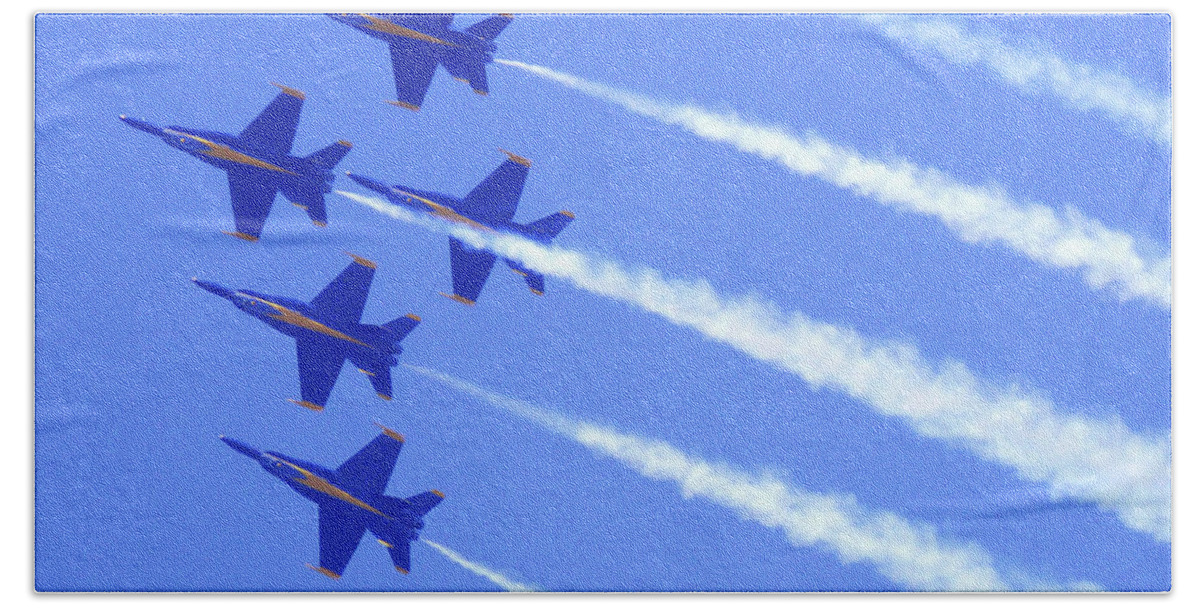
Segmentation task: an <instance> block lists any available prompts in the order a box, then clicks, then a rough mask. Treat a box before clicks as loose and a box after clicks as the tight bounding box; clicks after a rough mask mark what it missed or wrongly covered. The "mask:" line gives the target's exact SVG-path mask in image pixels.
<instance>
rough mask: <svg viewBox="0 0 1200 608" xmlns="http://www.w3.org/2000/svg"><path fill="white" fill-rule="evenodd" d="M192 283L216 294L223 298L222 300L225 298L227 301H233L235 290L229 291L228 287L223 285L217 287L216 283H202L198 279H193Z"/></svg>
mask: <svg viewBox="0 0 1200 608" xmlns="http://www.w3.org/2000/svg"><path fill="white" fill-rule="evenodd" d="M192 282H193V283H195V284H196V285H197V286H199V287H200V288H202V289H204V290H205V291H209V292H212V293H215V294H217V295H219V296H221V297H222V298H225V299H226V300H230V299H233V290H232V289H229V288H228V287H224V286H222V285H217V284H216V283H210V282H208V281H201V280H200V279H197V278H196V277H192Z"/></svg>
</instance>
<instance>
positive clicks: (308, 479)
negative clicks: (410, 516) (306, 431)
mask: <svg viewBox="0 0 1200 608" xmlns="http://www.w3.org/2000/svg"><path fill="white" fill-rule="evenodd" d="M276 460H278V461H279V462H282V463H283V464H286V465H287V466H289V467H292V468H293V469H295V470H297V471H299V472H300V474H301V475H304V479H301V480H300V481H299V483H300V485H303V486H307V487H310V488H312V489H314V490H316V491H318V492H320V493H322V494H325V495H327V496H332V497H334V498H336V499H338V500H341V501H345V502H348V503H350V504H352V505H354V506H356V507H358V508H360V509H366V510H368V511H370V512H372V513H374V514H376V515H381V516H383V517H387V518H388V519H391V518H390V517H388V516H387V514H385V513H384V512H382V511H380V510H379V509H376V508H375V507H372V506H371V505H369V504H367V503H365V502H363V501H361V500H359V499H357V498H355V497H354V495H353V494H351V493H349V492H347V491H345V490H343V489H341V488H339V487H337V486H335V485H333V484H332V483H329V480H328V479H325V478H324V477H321V476H320V475H317V474H316V473H313V472H312V471H309V470H308V469H305V468H304V467H300V466H296V465H294V464H292V463H290V462H288V461H286V460H284V459H282V458H276Z"/></svg>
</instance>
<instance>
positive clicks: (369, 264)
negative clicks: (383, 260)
mask: <svg viewBox="0 0 1200 608" xmlns="http://www.w3.org/2000/svg"><path fill="white" fill-rule="evenodd" d="M342 253H344V254H346V255H348V256H350V257H352V258H354V263H355V264H359V265H362V266H366V267H367V268H370V269H372V270H374V269H375V268H376V266H377V264H375V262H372V261H371V260H368V259H367V258H364V257H361V256H357V255H355V254H353V253H350V252H349V251H343V252H342Z"/></svg>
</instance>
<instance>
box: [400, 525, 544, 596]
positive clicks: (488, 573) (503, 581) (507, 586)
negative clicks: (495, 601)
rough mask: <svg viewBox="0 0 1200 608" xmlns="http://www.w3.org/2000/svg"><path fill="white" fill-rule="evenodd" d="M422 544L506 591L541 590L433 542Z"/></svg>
mask: <svg viewBox="0 0 1200 608" xmlns="http://www.w3.org/2000/svg"><path fill="white" fill-rule="evenodd" d="M421 542H423V543H425V544H427V545H429V546H430V547H433V548H434V549H437V550H438V551H439V552H440V553H441V554H442V555H445V556H446V557H447V558H449V559H450V561H452V562H454V563H456V564H458V565H460V566H462V567H463V568H466V569H467V570H468V571H470V572H472V573H474V574H478V575H479V576H482V577H483V578H486V579H488V580H489V581H492V582H493V583H496V584H497V585H499V586H500V588H501V589H504V590H505V591H513V592H517V593H522V592H523V593H529V592H532V591H539V589H538V588H537V587H531V586H529V585H523V584H521V583H518V582H515V581H510V580H508V578H506V577H505V576H504V575H503V574H500V573H499V572H496V571H495V570H492V569H490V568H488V567H486V566H481V565H479V564H477V563H475V562H473V561H471V560H469V559H467V558H465V557H463V556H462V555H459V554H458V552H456V551H454V550H453V549H451V548H450V547H446V546H443V545H439V544H437V543H435V542H433V541H431V540H428V539H424V538H422V539H421Z"/></svg>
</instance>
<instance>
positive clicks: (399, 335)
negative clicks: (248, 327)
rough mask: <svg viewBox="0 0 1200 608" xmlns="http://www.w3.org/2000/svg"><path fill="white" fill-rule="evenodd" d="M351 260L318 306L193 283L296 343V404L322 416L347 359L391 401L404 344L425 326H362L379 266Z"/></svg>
mask: <svg viewBox="0 0 1200 608" xmlns="http://www.w3.org/2000/svg"><path fill="white" fill-rule="evenodd" d="M348 255H349V256H350V257H352V258H354V261H353V262H351V263H350V265H349V266H348V267H346V269H345V270H343V271H342V273H341V274H339V275H338V276H337V278H335V279H334V280H333V282H331V283H330V284H329V285H328V286H326V287H325V289H323V290H322V291H321V293H319V294H317V297H315V298H313V300H312V302H301V301H300V300H296V299H293V298H287V297H281V296H272V295H267V294H263V293H259V292H256V291H250V290H248V289H246V290H233V289H229V288H227V287H223V286H221V285H217V284H216V283H209V282H208V281H201V280H199V279H196V278H193V279H192V281H194V282H195V283H196V285H199V286H200V287H202V288H204V289H206V290H208V291H210V292H212V293H215V294H217V295H219V296H221V297H222V298H225V299H227V300H229V301H230V302H233V304H234V305H235V306H237V307H238V308H240V309H242V312H245V313H248V314H250V315H252V316H254V317H257V318H258V319H259V320H260V321H262V322H263V323H266V324H267V325H270V326H271V327H273V328H275V329H276V330H278V331H280V332H282V333H284V334H286V335H288V336H291V337H293V338H295V339H296V360H297V363H298V365H299V368H300V395H301V398H300V400H299V401H297V400H295V399H291V400H290V401H291V402H292V403H295V404H296V405H300V406H303V407H306V408H308V409H311V410H316V411H318V412H319V411H321V410H323V409H325V401H326V400H327V399H328V398H329V393H330V391H332V390H333V385H334V383H335V382H337V379H338V375H339V374H340V373H341V371H342V364H343V363H344V362H345V360H346V359H349V360H350V362H351V363H353V364H354V365H355V366H357V367H358V371H360V372H362V373H364V374H366V375H367V376H368V377H369V378H370V379H371V385H372V386H374V387H375V392H376V393H378V394H379V396H380V398H382V399H384V400H386V401H391V399H392V369H391V368H393V367H395V366H396V364H397V363H399V361H398V359H397V356H398V355H399V354H400V353H401V350H402V349H401V348H400V341H401V340H403V339H404V337H405V336H407V335H408V332H410V331H412V330H413V328H414V327H416V326H417V324H418V323H420V322H421V318H420V317H418V316H417V315H413V314H409V315H405V316H403V317H400V318H398V319H395V320H393V321H388V322H387V323H384V324H383V325H366V324H364V323H360V322H359V321H360V319H361V318H362V313H363V307H365V306H366V304H367V293H368V292H369V291H370V290H371V279H372V278H373V277H374V276H375V263H374V262H372V261H370V260H366V259H363V258H360V257H358V256H356V255H354V254H352V253H350V254H348Z"/></svg>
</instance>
